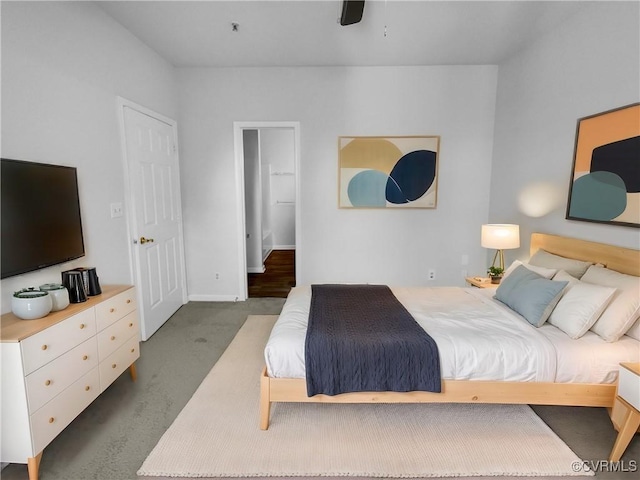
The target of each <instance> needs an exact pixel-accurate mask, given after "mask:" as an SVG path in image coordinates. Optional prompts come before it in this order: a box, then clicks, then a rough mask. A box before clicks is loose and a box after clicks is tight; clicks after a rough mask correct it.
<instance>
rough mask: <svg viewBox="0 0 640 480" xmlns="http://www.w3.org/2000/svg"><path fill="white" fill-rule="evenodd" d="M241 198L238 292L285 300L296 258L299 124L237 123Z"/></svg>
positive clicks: (294, 275) (235, 132) (293, 277)
mask: <svg viewBox="0 0 640 480" xmlns="http://www.w3.org/2000/svg"><path fill="white" fill-rule="evenodd" d="M234 137H235V145H236V168H237V171H238V172H240V171H241V172H242V173H241V175H239V176H238V177H239V179H242V181H241V182H240V183H241V185H239V187H240V188H239V190H241V191H242V194H241V204H242V205H243V208H241V217H242V218H240V219H239V223H240V226H241V228H242V232H241V235H240V239H241V240H244V241H242V245H240V248H239V250H240V252H241V258H240V265H241V267H242V271H241V272H240V277H241V286H240V288H241V292H244V297H245V298H247V297H267V296H268V297H272V296H273V297H285V296H286V295H287V294H288V292H289V290H290V289H291V287H292V286H294V285H295V281H296V263H297V259H298V258H299V252H300V244H299V238H300V236H299V226H300V222H299V205H298V204H299V201H298V200H299V178H298V166H299V138H300V135H299V124H298V123H297V122H235V123H234Z"/></svg>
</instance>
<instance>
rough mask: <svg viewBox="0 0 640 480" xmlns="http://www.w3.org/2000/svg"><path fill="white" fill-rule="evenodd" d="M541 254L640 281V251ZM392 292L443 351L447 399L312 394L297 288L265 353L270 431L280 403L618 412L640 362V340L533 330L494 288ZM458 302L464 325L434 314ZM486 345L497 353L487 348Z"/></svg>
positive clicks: (547, 241)
mask: <svg viewBox="0 0 640 480" xmlns="http://www.w3.org/2000/svg"><path fill="white" fill-rule="evenodd" d="M539 249H540V250H544V251H546V252H549V253H551V254H555V255H559V256H562V257H566V258H572V259H577V260H582V261H589V262H592V263H594V264H602V265H604V266H606V267H607V269H610V270H614V271H617V272H621V273H624V274H627V275H633V276H640V252H639V251H638V250H633V249H627V248H622V247H615V246H611V245H605V244H600V243H595V242H588V241H584V240H577V239H572V238H567V237H560V236H555V235H547V234H539V233H534V234H533V235H532V237H531V247H530V251H531V254H532V255H533V254H534V253H535V252H537V251H538V250H539ZM392 291H393V293H394V295H395V296H396V297H397V298H398V299H399V300H400V302H401V303H402V304H403V305H404V306H405V307H406V308H407V310H408V311H409V312H410V313H411V314H412V316H413V317H414V318H415V320H416V321H417V322H418V324H420V325H421V326H422V327H423V328H424V329H425V330H426V331H428V332H429V334H430V335H432V336H433V338H434V339H435V341H436V343H437V344H438V347H439V349H440V357H441V368H442V391H441V392H440V393H431V392H426V391H411V392H352V393H344V394H339V395H322V394H318V395H314V396H311V397H310V396H307V385H306V381H305V367H304V328H305V327H304V326H305V322H306V318H307V317H308V312H309V298H310V291H309V287H296V288H295V289H294V290H292V292H291V294H290V295H289V297H288V299H287V302H286V303H285V306H284V308H283V311H282V314H281V316H280V318H279V319H278V322H276V325H275V326H274V329H273V331H272V334H271V337H270V339H269V342H268V343H267V346H266V348H265V360H266V366H265V367H264V368H263V370H262V374H261V377H260V428H261V429H263V430H266V429H267V428H268V427H269V416H270V410H271V403H273V402H321V403H322V402H329V403H445V402H446V403H450V402H457V403H469V402H477V403H512V404H518V403H519V404H537V405H573V406H595V407H608V408H611V407H613V405H614V399H615V389H616V387H615V380H616V378H617V366H618V364H619V362H622V361H635V362H637V361H638V360H639V359H640V341H639V340H636V339H634V338H631V337H629V336H626V335H624V336H623V337H622V338H620V340H618V341H615V342H604V341H603V340H602V339H601V338H599V337H598V335H596V334H595V333H593V332H591V331H589V332H587V333H586V334H584V335H582V336H581V337H580V338H579V339H578V340H572V339H571V338H569V337H568V336H567V335H566V334H565V333H564V332H563V331H561V330H559V329H558V328H557V327H555V326H553V325H550V324H544V325H543V326H541V327H540V328H537V329H535V328H532V327H531V325H530V324H528V323H527V322H526V321H524V320H523V319H522V317H520V316H519V315H518V314H517V313H515V312H513V311H512V310H510V309H509V308H508V307H506V306H505V305H503V304H501V302H498V301H497V300H495V299H493V298H492V297H493V293H494V292H493V291H491V290H485V289H476V288H458V287H437V288H435V289H434V288H392ZM452 302H453V304H455V305H457V308H456V310H458V312H457V313H456V314H457V315H459V316H461V318H462V319H463V320H464V321H460V320H456V319H455V318H454V319H453V320H451V319H447V318H446V316H445V318H439V315H438V314H437V313H434V312H439V311H440V310H442V307H443V306H446V305H447V304H448V303H449V304H451V303H452ZM518 317H519V318H518ZM456 322H458V323H457V324H456ZM451 325H453V327H452V326H451ZM296 337H297V338H296ZM496 342H497V343H496ZM461 343H462V344H464V345H463V346H464V348H461V347H460V344H461ZM483 344H484V345H483ZM496 345H497V348H496ZM486 346H491V348H489V349H487V348H483V347H486ZM496 352H498V353H496ZM615 423H616V422H615V420H614V424H615Z"/></svg>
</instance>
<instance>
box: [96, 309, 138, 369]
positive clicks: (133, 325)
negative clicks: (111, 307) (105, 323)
mask: <svg viewBox="0 0 640 480" xmlns="http://www.w3.org/2000/svg"><path fill="white" fill-rule="evenodd" d="M137 333H138V312H137V311H136V312H131V313H130V314H129V315H127V316H126V317H124V318H121V319H120V320H118V321H117V322H116V323H114V324H113V325H110V326H109V327H107V328H105V329H104V330H103V331H101V332H100V333H99V334H98V353H99V355H100V360H103V359H105V358H107V357H108V356H109V355H111V354H112V353H113V352H115V351H116V350H117V349H118V348H120V347H121V346H122V345H123V344H124V342H126V341H127V340H129V339H130V338H131V336H132V335H133V334H136V338H137Z"/></svg>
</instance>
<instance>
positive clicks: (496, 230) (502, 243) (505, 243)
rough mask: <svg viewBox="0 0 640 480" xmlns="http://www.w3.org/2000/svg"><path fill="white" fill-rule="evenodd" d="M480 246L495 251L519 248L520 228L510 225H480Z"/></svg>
mask: <svg viewBox="0 0 640 480" xmlns="http://www.w3.org/2000/svg"><path fill="white" fill-rule="evenodd" d="M480 243H481V245H482V246H483V247H485V248H493V249H495V250H507V249H511V248H518V247H520V227H519V226H518V225H511V224H499V223H492V224H487V225H482V238H481V241H480Z"/></svg>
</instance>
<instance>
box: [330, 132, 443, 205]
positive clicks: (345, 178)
mask: <svg viewBox="0 0 640 480" xmlns="http://www.w3.org/2000/svg"><path fill="white" fill-rule="evenodd" d="M439 147H440V137H439V136H411V137H339V138H338V182H339V186H338V206H339V207H340V208H436V204H437V195H438V153H439Z"/></svg>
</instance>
